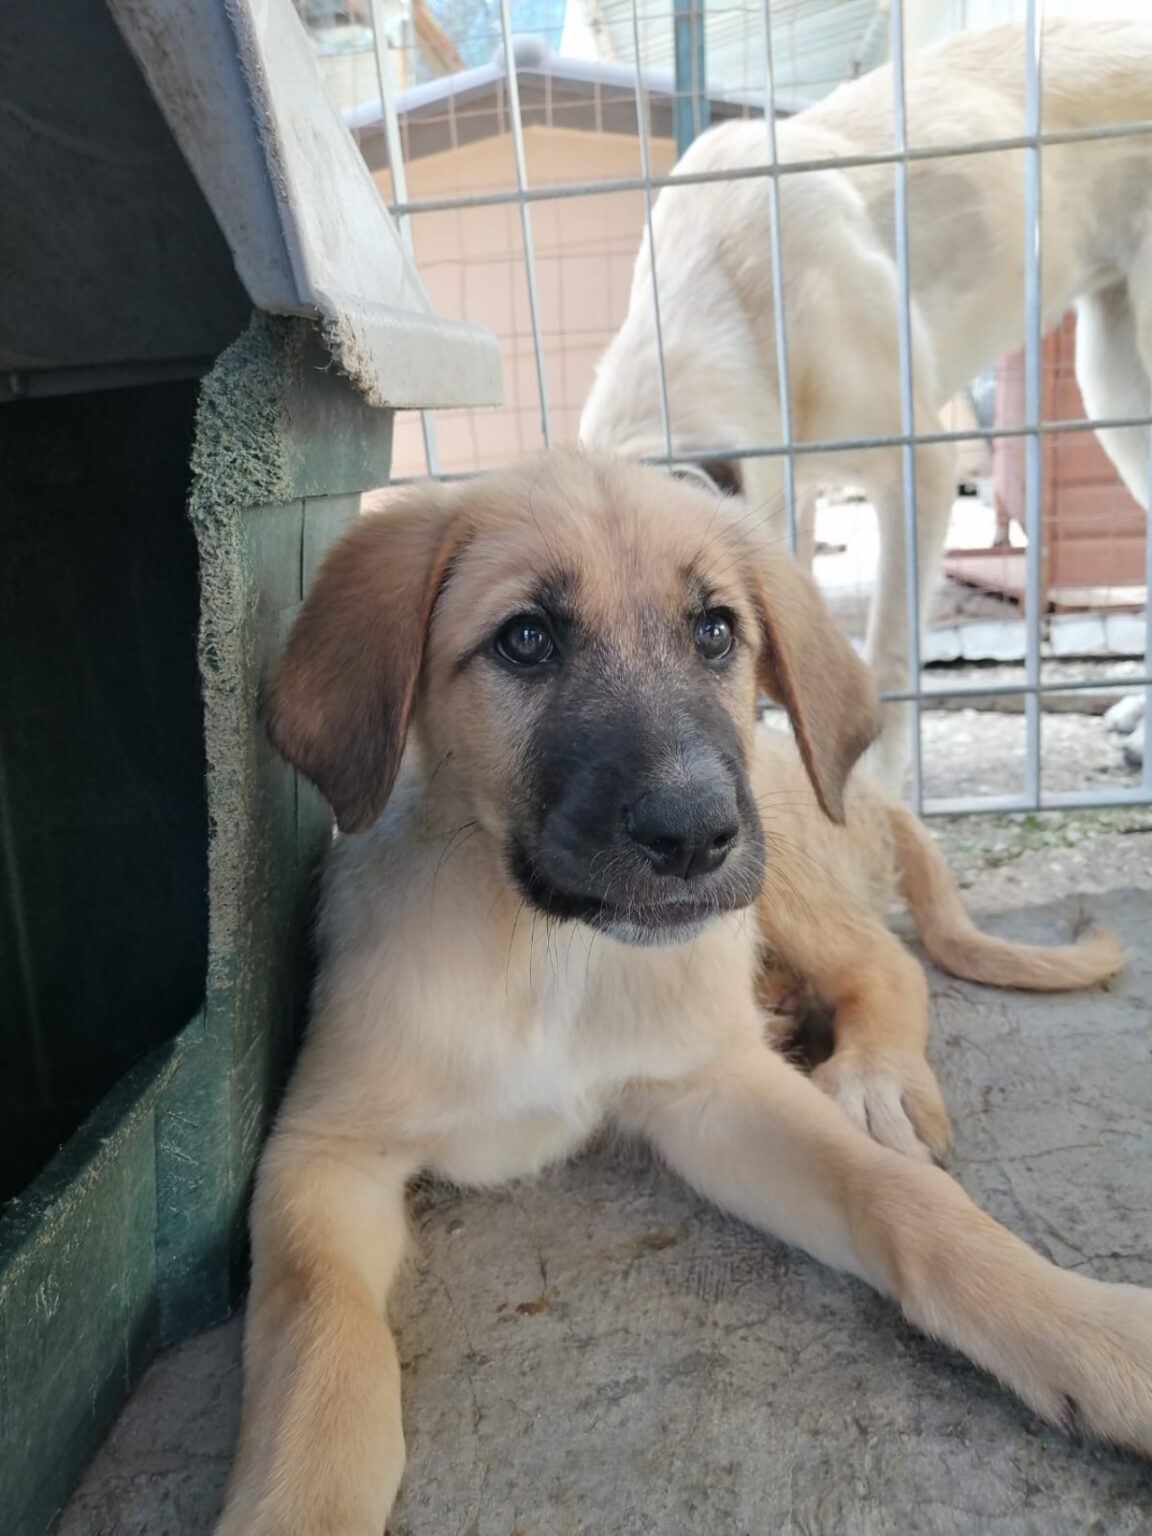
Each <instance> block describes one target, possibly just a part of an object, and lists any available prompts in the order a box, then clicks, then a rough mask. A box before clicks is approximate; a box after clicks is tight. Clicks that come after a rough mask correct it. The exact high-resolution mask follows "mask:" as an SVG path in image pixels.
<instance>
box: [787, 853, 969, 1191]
mask: <svg viewBox="0 0 1152 1536" xmlns="http://www.w3.org/2000/svg"><path fill="white" fill-rule="evenodd" d="M777 858H778V860H780V861H787V862H786V868H785V870H784V873H785V874H786V876H787V881H788V885H789V888H790V889H791V890H794V891H795V890H799V891H800V892H801V894H802V896H803V897H804V899H802V900H799V901H793V902H784V901H779V900H778V899H776V896H777V888H778V886H779V884H780V880H781V878H782V876H781V872H780V871H777V873H776V875H775V876H774V877H773V882H772V884H770V885H768V886H766V887H765V896H764V898H763V900H762V901H761V903H760V907H759V909H758V913H757V916H758V918H759V922H760V929H761V932H762V933H763V935H764V937H765V939H766V940H767V942H768V946H769V949H770V950H771V951H772V953H773V954H774V955H775V956H776V957H777V958H778V959H779V960H780V962H781V963H782V964H783V965H784V966H785V967H787V968H788V969H789V970H791V971H792V972H793V973H794V974H795V975H798V976H803V977H805V978H806V979H807V980H808V981H809V982H810V983H811V985H812V987H813V988H814V989H815V991H816V993H817V995H818V996H819V997H820V998H821V1000H822V1001H823V1002H824V1003H825V1004H827V1005H828V1006H830V1007H831V1008H832V1010H833V1015H832V1031H833V1036H834V1039H835V1049H834V1051H833V1052H832V1055H831V1056H830V1057H829V1059H828V1060H827V1061H826V1062H824V1063H823V1064H822V1065H821V1066H819V1067H817V1068H816V1071H815V1072H814V1073H813V1081H815V1082H817V1083H818V1084H819V1085H820V1087H821V1088H822V1089H823V1090H824V1092H825V1093H827V1094H830V1095H831V1096H832V1098H834V1099H836V1100H837V1101H838V1102H839V1104H840V1106H841V1108H842V1109H844V1110H845V1111H846V1113H847V1114H848V1115H849V1116H850V1118H851V1119H852V1120H854V1121H855V1122H856V1124H857V1125H858V1126H859V1127H860V1128H861V1130H865V1131H867V1132H868V1133H869V1134H870V1135H871V1136H873V1137H875V1139H876V1140H877V1141H879V1142H883V1144H884V1145H885V1146H887V1147H891V1148H893V1150H895V1151H897V1152H903V1153H904V1154H905V1155H906V1156H909V1157H917V1158H921V1159H924V1160H932V1159H934V1160H935V1161H937V1162H940V1161H942V1160H943V1158H944V1155H945V1154H946V1152H947V1151H948V1145H949V1142H950V1141H951V1138H952V1130H951V1126H950V1125H949V1123H948V1111H947V1109H946V1108H945V1107H944V1099H943V1096H942V1095H941V1093H940V1087H939V1084H938V1083H937V1081H936V1076H935V1074H934V1073H933V1071H932V1068H931V1067H930V1066H929V1065H928V1058H927V1056H926V1055H925V1053H924V1052H925V1046H926V1045H927V1042H928V1024H929V996H928V979H927V977H926V976H925V974H924V968H923V966H922V965H920V963H919V962H918V961H917V960H916V958H915V956H913V955H911V954H909V952H908V951H907V950H906V949H905V948H904V946H903V944H901V942H900V940H899V939H898V938H896V936H895V935H894V934H892V933H890V932H889V931H888V929H887V928H886V927H885V926H884V924H883V923H882V922H880V921H879V920H878V919H877V918H874V917H871V916H870V915H869V914H868V913H867V912H866V911H864V910H863V909H862V908H861V907H860V906H859V905H857V904H855V903H853V902H852V901H850V900H848V899H846V898H844V897H843V896H841V895H840V893H838V892H837V891H836V890H835V889H833V888H831V887H830V886H829V885H827V884H825V883H820V884H819V885H817V884H816V883H815V876H816V874H817V873H818V870H816V869H815V868H814V867H812V866H805V865H804V863H803V861H802V860H800V859H799V858H796V857H795V856H793V855H790V844H788V843H781V844H780V845H779V847H778V850H777ZM813 911H818V912H819V913H820V922H819V923H813V922H812V921H811V920H810V916H809V914H810V913H811V912H813Z"/></svg>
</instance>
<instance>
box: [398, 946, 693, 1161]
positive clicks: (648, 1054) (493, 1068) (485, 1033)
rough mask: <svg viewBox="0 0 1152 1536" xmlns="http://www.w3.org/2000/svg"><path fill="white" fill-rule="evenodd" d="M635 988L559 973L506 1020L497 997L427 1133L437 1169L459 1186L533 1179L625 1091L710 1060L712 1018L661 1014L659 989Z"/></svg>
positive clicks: (509, 1009)
mask: <svg viewBox="0 0 1152 1536" xmlns="http://www.w3.org/2000/svg"><path fill="white" fill-rule="evenodd" d="M573 963H574V964H575V962H573ZM580 965H581V967H582V966H583V961H581V962H580ZM635 983H636V978H634V977H633V978H629V977H626V976H612V975H611V974H609V975H607V976H605V975H603V974H602V973H597V972H591V971H590V973H589V974H587V975H586V976H585V975H581V974H580V973H579V972H577V974H575V975H573V974H571V973H568V974H566V973H565V971H563V970H561V969H557V971H556V973H555V974H554V975H552V976H549V977H548V978H547V979H546V980H545V981H543V982H542V983H541V984H540V985H539V986H538V987H534V988H533V989H532V992H531V994H529V995H521V996H520V997H517V998H507V999H505V1000H504V1002H505V1007H504V1009H503V1010H501V1008H500V1006H499V1003H500V1000H499V999H496V998H492V999H490V1000H489V1001H490V1002H491V1003H492V1004H493V1005H494V1013H493V1015H492V1016H491V1017H489V1019H488V1020H486V1025H487V1027H485V1028H483V1029H481V1030H480V1031H478V1033H477V1035H476V1037H475V1039H474V1041H473V1049H472V1050H471V1051H470V1053H469V1057H470V1059H469V1062H468V1067H467V1075H466V1078H463V1079H461V1083H460V1086H461V1088H462V1089H463V1090H464V1091H463V1092H462V1093H461V1095H460V1097H459V1098H458V1099H457V1100H456V1102H455V1103H454V1104H452V1105H450V1106H449V1105H447V1104H445V1105H442V1106H441V1108H440V1112H439V1113H438V1114H435V1115H434V1116H433V1120H434V1122H435V1123H434V1124H432V1125H430V1126H429V1127H428V1128H429V1129H431V1130H433V1131H434V1134H435V1137H436V1142H437V1145H438V1149H439V1150H438V1155H437V1157H436V1160H435V1161H436V1166H437V1168H438V1170H439V1171H440V1172H442V1173H444V1174H446V1175H447V1176H448V1177H450V1178H453V1179H456V1180H458V1181H460V1182H462V1183H488V1182H493V1181H498V1180H501V1179H505V1178H510V1177H517V1176H521V1175H526V1174H530V1173H533V1172H535V1171H537V1170H538V1169H539V1168H540V1167H542V1166H543V1165H544V1164H546V1163H548V1162H550V1161H553V1160H555V1159H556V1158H559V1157H562V1156H564V1155H566V1154H567V1153H569V1152H571V1151H573V1150H574V1149H575V1148H576V1147H578V1146H579V1144H580V1143H581V1142H582V1141H584V1140H585V1139H587V1137H588V1136H590V1135H591V1134H592V1133H593V1132H594V1131H595V1129H596V1128H597V1126H598V1125H599V1124H600V1122H601V1121H602V1120H603V1119H604V1117H605V1115H606V1114H607V1113H609V1112H610V1110H611V1108H612V1105H613V1103H614V1101H615V1100H616V1098H617V1096H618V1095H619V1093H620V1092H621V1090H622V1089H623V1088H624V1086H625V1085H626V1084H627V1083H629V1082H634V1081H637V1080H650V1079H653V1078H668V1077H676V1076H679V1075H682V1074H683V1073H685V1072H688V1071H690V1070H691V1069H692V1067H693V1066H694V1065H696V1064H697V1063H698V1062H699V1060H700V1059H701V1057H702V1056H703V1055H704V1054H706V1052H707V1050H708V1029H707V1015H706V1013H704V1014H702V1013H701V1011H700V1008H699V1006H698V1005H697V1007H696V1008H695V1009H693V1008H692V1007H691V1006H689V1007H688V1008H687V1009H683V1008H681V1007H671V1008H670V1007H667V1006H665V1007H664V1008H663V1009H661V1008H660V1006H659V990H658V989H657V990H656V991H655V992H654V991H653V989H652V988H651V987H646V986H644V985H643V984H640V985H636V984H635ZM689 990H690V991H691V990H692V989H689ZM686 1001H689V1002H691V1001H696V1002H697V1004H698V1000H695V999H686ZM664 1002H665V1004H666V1003H667V999H666V998H665V999H664Z"/></svg>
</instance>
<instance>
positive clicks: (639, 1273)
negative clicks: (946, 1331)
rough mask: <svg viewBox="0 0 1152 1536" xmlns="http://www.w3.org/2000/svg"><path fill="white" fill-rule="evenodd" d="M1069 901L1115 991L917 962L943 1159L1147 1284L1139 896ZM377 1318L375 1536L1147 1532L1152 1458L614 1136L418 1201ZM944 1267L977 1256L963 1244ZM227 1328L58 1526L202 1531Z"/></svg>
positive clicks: (230, 1372) (1146, 896)
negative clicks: (388, 1317) (939, 1337)
mask: <svg viewBox="0 0 1152 1536" xmlns="http://www.w3.org/2000/svg"><path fill="white" fill-rule="evenodd" d="M1085 906H1087V907H1088V909H1089V910H1090V911H1091V912H1092V913H1093V915H1095V916H1098V917H1099V918H1100V919H1101V920H1103V921H1106V922H1109V923H1111V924H1112V925H1113V926H1114V927H1116V928H1117V929H1118V930H1119V931H1120V932H1121V934H1122V935H1123V937H1124V938H1125V940H1126V941H1127V943H1128V944H1129V945H1130V947H1131V949H1132V952H1133V960H1132V964H1131V966H1130V968H1129V970H1128V971H1127V973H1126V974H1125V975H1124V976H1123V977H1122V978H1121V980H1120V981H1119V982H1118V983H1117V984H1116V986H1115V987H1114V989H1113V990H1112V991H1111V992H1096V993H1091V994H1081V995H1069V996H1063V997H1048V998H1043V997H1038V998H1030V997H1023V996H1017V995H1008V994H1003V993H995V992H990V991H987V990H985V989H982V988H978V987H973V986H968V985H964V984H961V983H958V982H955V981H952V980H949V979H947V978H942V977H939V976H937V977H935V978H934V995H935V1039H934V1042H933V1047H932V1054H933V1058H934V1061H935V1063H936V1066H937V1069H938V1071H939V1073H940V1076H941V1079H942V1082H943V1084H944V1088H945V1093H946V1096H947V1098H948V1100H949V1104H950V1108H951V1110H952V1113H953V1118H954V1123H955V1127H956V1152H955V1158H954V1164H953V1169H954V1172H955V1173H956V1174H957V1175H958V1176H959V1178H960V1179H961V1180H962V1182H963V1183H964V1184H965V1186H966V1187H967V1188H968V1189H969V1191H970V1192H971V1193H972V1194H973V1196H974V1197H975V1198H976V1199H977V1200H979V1201H980V1202H981V1203H982V1204H983V1205H984V1206H985V1207H986V1208H987V1209H989V1210H990V1211H991V1212H992V1213H993V1214H994V1215H996V1216H997V1217H999V1219H1000V1220H1002V1221H1004V1222H1006V1223H1007V1224H1008V1225H1009V1226H1010V1227H1012V1228H1013V1229H1014V1230H1016V1231H1017V1232H1019V1233H1020V1234H1021V1235H1022V1236H1023V1237H1025V1238H1027V1239H1028V1241H1030V1242H1032V1243H1033V1244H1035V1245H1036V1246H1037V1247H1038V1248H1039V1249H1041V1250H1042V1251H1043V1252H1045V1253H1047V1254H1048V1255H1050V1256H1051V1257H1052V1258H1053V1259H1055V1260H1056V1261H1057V1262H1059V1263H1062V1264H1065V1265H1069V1266H1072V1267H1076V1268H1082V1269H1084V1270H1085V1271H1087V1272H1091V1273H1092V1274H1094V1275H1097V1276H1099V1277H1100V1278H1102V1279H1107V1280H1125V1281H1133V1282H1137V1283H1142V1284H1145V1285H1152V1006H1150V1002H1149V999H1150V998H1152V943H1150V942H1149V939H1150V935H1152V893H1149V892H1136V891H1119V892H1113V893H1110V894H1108V895H1104V896H1098V897H1092V898H1089V899H1088V900H1087V901H1086V902H1084V901H1069V902H1066V903H1062V904H1060V905H1059V906H1057V907H1055V908H1045V909H1038V910H1036V909H1034V910H1029V911H1023V912H1015V913H1012V914H1011V915H1010V916H1005V917H1002V918H999V919H995V920H993V921H992V922H991V923H990V924H989V926H991V927H993V928H995V929H996V930H998V931H1000V932H1004V933H1009V934H1012V935H1014V936H1016V937H1020V938H1026V939H1032V940H1036V941H1049V942H1051V941H1054V940H1056V939H1059V938H1061V937H1064V936H1065V935H1066V931H1067V930H1066V925H1067V922H1068V920H1069V918H1075V917H1077V916H1079V915H1080V914H1081V912H1082V910H1083V908H1084V907H1085ZM413 1211H414V1227H415V1231H416V1234H417V1240H418V1245H417V1252H416V1256H415V1259H414V1262H413V1264H412V1265H411V1267H410V1269H409V1272H408V1274H407V1275H406V1276H405V1278H404V1279H403V1281H402V1283H401V1284H400V1286H399V1288H398V1291H397V1294H396V1301H395V1306H394V1308H393V1312H394V1318H395V1323H396V1328H397V1333H398V1337H399V1341H400V1349H401V1354H402V1358H403V1362H404V1382H405V1420H406V1425H407V1433H408V1444H409V1463H408V1473H407V1476H406V1478H405V1483H404V1488H403V1492H402V1495H401V1499H400V1502H399V1504H398V1506H397V1509H396V1512H395V1515H394V1518H393V1521H392V1523H391V1532H392V1536H448V1533H461V1536H464V1533H467V1536H577V1533H592V1532H596V1533H605V1532H611V1533H619V1536H648V1533H659V1536H681V1533H683V1536H688V1533H698V1532H708V1533H713V1532H715V1533H718V1536H762V1533H763V1536H776V1533H784V1532H788V1533H809V1536H824V1533H827V1536H897V1533H899V1536H908V1533H909V1532H915V1533H917V1536H969V1533H976V1532H981V1533H982V1532H986V1531H993V1530H994V1531H995V1532H996V1533H997V1536H1072V1533H1082V1532H1098V1533H1100V1536H1138V1533H1145V1532H1147V1531H1149V1530H1150V1529H1152V1469H1149V1468H1148V1467H1146V1466H1144V1465H1143V1464H1141V1463H1139V1462H1137V1461H1136V1460H1134V1459H1131V1458H1128V1457H1125V1456H1121V1455H1118V1454H1115V1453H1113V1452H1110V1451H1105V1450H1100V1449H1092V1448H1088V1449H1076V1448H1074V1447H1072V1446H1070V1445H1068V1444H1066V1443H1065V1442H1064V1441H1062V1440H1061V1439H1060V1438H1059V1437H1058V1436H1057V1435H1056V1434H1055V1433H1053V1432H1052V1431H1050V1430H1048V1429H1047V1428H1045V1427H1044V1426H1043V1425H1041V1424H1040V1423H1039V1422H1038V1421H1037V1420H1036V1419H1035V1417H1034V1416H1033V1415H1032V1414H1031V1413H1030V1412H1029V1411H1028V1410H1027V1409H1026V1408H1024V1407H1023V1406H1021V1405H1020V1404H1019V1403H1017V1402H1016V1401H1015V1400H1013V1399H1012V1398H1010V1397H1008V1396H1007V1395H1006V1394H1005V1393H1003V1392H1002V1391H1001V1390H1000V1389H999V1388H998V1387H997V1386H996V1385H995V1384H994V1383H993V1382H992V1381H990V1380H989V1379H988V1378H986V1377H985V1376H983V1375H982V1374H981V1373H980V1372H978V1371H977V1370H975V1369H974V1368H972V1367H970V1366H968V1365H967V1364H966V1363H965V1362H963V1361H962V1360H960V1359H959V1358H958V1357H957V1356H955V1355H953V1354H952V1353H951V1352H950V1351H948V1350H946V1349H944V1348H942V1347H940V1346H938V1345H935V1344H933V1343H930V1342H928V1341H927V1340H925V1339H923V1338H921V1337H920V1336H919V1335H918V1334H916V1333H915V1332H914V1331H913V1330H912V1329H911V1328H909V1327H908V1326H907V1325H905V1324H904V1323H903V1322H902V1321H901V1319H900V1318H899V1316H898V1315H897V1314H896V1313H895V1311H894V1310H893V1309H892V1308H891V1307H889V1306H888V1305H887V1304H886V1303H884V1302H882V1301H881V1300H880V1299H879V1298H877V1297H875V1296H873V1295H872V1294H871V1293H870V1292H868V1291H867V1290H866V1289H865V1288H864V1287H863V1286H862V1285H859V1284H857V1283H856V1282H854V1281H850V1280H847V1279H845V1278H843V1277H842V1276H838V1275H836V1274H834V1273H832V1272H831V1271H829V1270H826V1269H822V1268H821V1267H820V1266H819V1265H817V1264H815V1263H813V1262H811V1261H809V1260H808V1259H806V1258H804V1257H803V1256H802V1255H799V1254H796V1253H794V1252H790V1251H788V1250H786V1249H784V1248H782V1247H781V1246H780V1245H779V1244H777V1243H774V1242H771V1241H768V1240H766V1239H764V1238H763V1237H761V1236H760V1235H758V1234H757V1233H755V1232H753V1231H750V1230H749V1229H747V1228H745V1227H743V1226H741V1225H740V1224H739V1223H738V1222H735V1221H732V1220H729V1219H727V1218H725V1217H724V1216H722V1215H720V1214H719V1213H717V1212H715V1211H713V1210H711V1209H710V1208H709V1207H707V1206H706V1205H704V1204H703V1203H702V1202H701V1201H699V1200H697V1199H696V1198H695V1197H694V1196H692V1195H691V1194H690V1193H688V1192H687V1191H686V1190H685V1189H683V1188H682V1187H681V1186H680V1185H679V1184H678V1183H677V1182H676V1180H675V1179H673V1178H672V1177H671V1176H670V1175H668V1174H667V1173H664V1172H663V1171H661V1170H659V1169H657V1168H655V1167H653V1166H652V1165H651V1164H650V1163H649V1162H648V1161H647V1159H646V1158H644V1157H643V1156H642V1155H641V1154H638V1153H634V1152H631V1151H628V1150H621V1149H618V1148H608V1147H601V1148H598V1149H595V1150H594V1151H592V1152H591V1153H590V1154H589V1155H587V1156H586V1157H585V1158H583V1159H581V1160H580V1161H578V1162H576V1163H574V1164H571V1165H569V1166H568V1167H565V1168H561V1169H557V1170H555V1171H553V1172H552V1173H551V1174H549V1175H548V1176H547V1177H545V1178H543V1179H541V1180H539V1181H538V1182H537V1183H534V1184H530V1185H529V1184H525V1185H518V1186H514V1187H512V1188H506V1189H502V1190H497V1191H491V1192H482V1193H469V1194H459V1193H457V1192H456V1191H454V1190H451V1189H445V1188H442V1187H432V1186H429V1187H425V1188H422V1189H419V1190H418V1191H417V1192H416V1194H415V1197H414V1201H413ZM957 1260H958V1262H962V1260H963V1256H962V1255H958V1256H957ZM237 1357H238V1329H237V1324H236V1323H235V1322H234V1323H231V1324H229V1325H227V1326H225V1327H224V1328H221V1329H217V1330H215V1332H213V1333H211V1334H209V1335H206V1336H205V1337H203V1338H201V1339H197V1340H193V1341H192V1342H191V1343H189V1344H187V1345H185V1346H184V1347H183V1348H181V1349H178V1350H175V1351H173V1352H172V1353H170V1354H169V1355H168V1356H166V1357H165V1358H163V1359H162V1360H160V1361H159V1362H157V1364H156V1365H155V1366H154V1367H153V1369H152V1371H151V1372H150V1373H149V1374H148V1376H147V1378H146V1379H145V1381H144V1382H143V1384H142V1385H141V1387H140V1389H139V1390H138V1392H137V1393H136V1395H135V1396H134V1398H133V1399H132V1401H131V1402H130V1403H129V1405H128V1406H127V1408H126V1409H125V1411H124V1413H123V1415H122V1417H121V1419H120V1421H119V1423H118V1424H117V1425H116V1427H115V1429H114V1430H113V1433H112V1434H111V1436H110V1437H109V1440H108V1442H107V1443H106V1445H105V1446H104V1448H103V1450H102V1451H101V1452H100V1454H99V1455H98V1456H97V1458H96V1460H95V1461H94V1463H93V1464H92V1466H91V1467H90V1469H89V1471H88V1473H87V1474H86V1476H85V1478H84V1481H83V1483H82V1485H81V1487H80V1488H79V1489H78V1491H77V1493H76V1495H75V1496H74V1498H73V1500H72V1502H71V1504H70V1505H69V1506H68V1509H67V1511H66V1512H65V1514H64V1515H63V1517H62V1519H61V1521H60V1523H59V1525H58V1527H57V1536H145V1533H146V1536H206V1533H207V1532H209V1531H210V1530H211V1527H212V1521H213V1517H214V1514H215V1512H216V1510H217V1508H218V1505H219V1500H220V1497H221V1493H222V1490H223V1485H224V1480H225V1476H226V1471H227V1461H228V1456H229V1452H230V1446H231V1440H232V1436H233V1434H234V1432H235V1424H236V1405H237V1393H238V1388H239V1367H238V1359H237Z"/></svg>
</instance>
